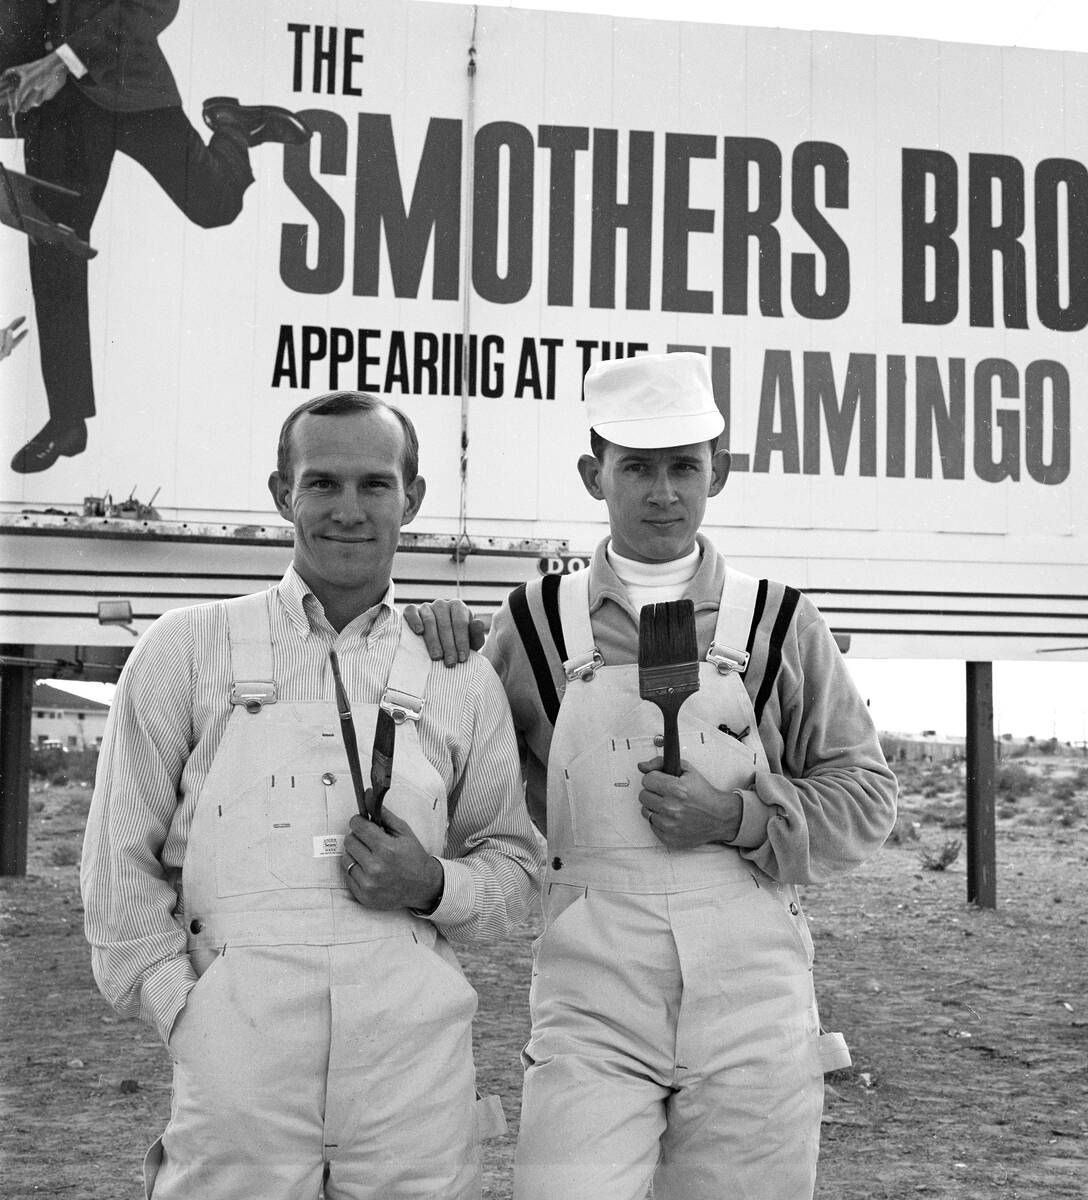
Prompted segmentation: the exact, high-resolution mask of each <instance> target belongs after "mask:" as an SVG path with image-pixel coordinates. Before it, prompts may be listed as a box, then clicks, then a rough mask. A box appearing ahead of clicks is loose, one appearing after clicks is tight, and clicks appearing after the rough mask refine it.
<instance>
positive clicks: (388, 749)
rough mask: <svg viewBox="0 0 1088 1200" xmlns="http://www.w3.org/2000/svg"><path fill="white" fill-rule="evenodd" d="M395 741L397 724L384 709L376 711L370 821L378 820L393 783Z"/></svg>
mask: <svg viewBox="0 0 1088 1200" xmlns="http://www.w3.org/2000/svg"><path fill="white" fill-rule="evenodd" d="M396 741H397V724H396V722H395V721H394V720H393V718H392V717H391V716H390V715H389V714H388V713H387V712H386V711H385V709H384V708H379V709H378V723H377V724H376V725H375V726H374V749H373V751H372V752H371V758H370V787H371V792H370V812H371V819H372V820H375V821H377V820H380V818H381V814H382V801H383V800H384V799H385V793H386V792H388V791H389V785H390V783H392V782H393V748H394V746H395V745H396Z"/></svg>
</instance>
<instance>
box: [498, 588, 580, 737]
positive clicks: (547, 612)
mask: <svg viewBox="0 0 1088 1200" xmlns="http://www.w3.org/2000/svg"><path fill="white" fill-rule="evenodd" d="M561 578H562V577H561V576H559V575H545V576H544V577H543V578H542V579H540V580H537V581H533V582H530V583H522V584H519V585H518V586H517V587H516V588H515V589H514V590H513V591H512V592H511V593H510V597H509V601H508V603H509V605H510V615H511V617H513V619H514V627H515V628H516V629H517V631H518V637H520V638H521V644H522V647H523V648H524V650H525V657H526V658H527V659H528V661H529V668H530V670H531V671H532V673H533V680H534V681H535V683H536V687H537V691H538V692H539V694H540V703H541V706H542V707H543V709H544V715H545V716H546V717H547V718H548V720H549V721H550V722H551V724H552V725H554V724H555V718H556V717H557V716H558V715H559V693H558V692H557V691H556V687H555V680H554V678H553V677H552V668H551V666H550V664H549V661H548V654H549V652H548V651H547V650H545V648H544V642H543V641H541V638H542V637H543V636H544V632H543V625H541V627H540V628H539V629H538V627H537V622H536V620H535V619H534V617H533V609H534V607H535V604H536V599H535V597H539V600H540V606H541V607H542V608H543V610H544V616H545V619H546V621H547V627H548V632H549V634H550V635H551V641H552V643H553V645H554V648H555V651H556V653H557V655H558V657H559V661H560V662H562V661H563V660H564V659H565V658H566V657H567V649H566V642H565V641H564V639H563V627H562V625H561V624H560V621H559V584H560V580H561ZM530 595H532V596H533V597H534V599H533V600H530Z"/></svg>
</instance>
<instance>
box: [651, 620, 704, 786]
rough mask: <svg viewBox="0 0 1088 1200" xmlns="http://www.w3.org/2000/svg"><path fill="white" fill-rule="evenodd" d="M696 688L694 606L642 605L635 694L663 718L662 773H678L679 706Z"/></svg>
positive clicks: (697, 680) (697, 666)
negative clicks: (647, 702) (658, 709)
mask: <svg viewBox="0 0 1088 1200" xmlns="http://www.w3.org/2000/svg"><path fill="white" fill-rule="evenodd" d="M698 690H699V648H698V645H697V644H696V640H695V606H694V605H693V604H692V602H691V601H690V600H670V601H668V602H667V603H665V604H644V605H643V606H642V611H641V612H640V613H639V623H638V694H639V695H640V696H641V697H642V699H643V700H649V701H650V703H651V704H656V705H657V707H658V708H660V709H661V714H662V716H663V717H664V718H665V744H664V747H663V750H662V753H663V755H664V759H665V764H664V766H663V767H662V768H661V769H662V770H663V771H664V772H665V774H666V775H679V774H680V733H679V730H678V729H677V723H676V719H677V716H678V715H679V713H680V706H681V705H682V704H683V703H684V701H685V700H686V699H687V698H688V697H689V696H691V695H693V694H694V693H695V692H697V691H698Z"/></svg>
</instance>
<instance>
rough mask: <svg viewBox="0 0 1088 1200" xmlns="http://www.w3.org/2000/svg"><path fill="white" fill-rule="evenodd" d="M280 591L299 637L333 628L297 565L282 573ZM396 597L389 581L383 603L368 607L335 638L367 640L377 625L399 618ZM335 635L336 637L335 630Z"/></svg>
mask: <svg viewBox="0 0 1088 1200" xmlns="http://www.w3.org/2000/svg"><path fill="white" fill-rule="evenodd" d="M277 590H278V592H279V599H280V603H281V604H282V605H283V609H284V612H285V613H286V614H287V619H288V620H289V621H290V622H291V624H292V625H293V626H294V627H295V629H296V630H297V631H298V634H299V636H300V637H308V636H309V635H310V634H311V633H316V632H318V631H326V630H330V629H332V626H331V625H330V624H329V623H328V621H327V620H326V619H325V610H324V609H323V608H322V607H321V601H320V600H318V598H317V597H316V596H315V595H314V594H313V592H312V591H311V590H310V588H309V586H308V585H307V583H306V581H305V580H304V579H303V578H302V576H301V575H300V574H299V573H298V572H297V571H296V570H295V564H294V563H291V565H290V566H289V567H288V568H287V570H286V571H285V572H284V573H283V578H282V579H281V580H280V582H279V586H278V589H277ZM395 594H396V589H395V587H394V585H393V581H392V580H390V581H389V587H388V588H387V589H386V593H385V595H384V596H383V597H382V598H381V600H379V601H378V603H377V604H375V605H374V606H373V607H372V608H368V609H367V610H366V612H363V613H360V614H359V615H358V616H357V617H356V618H355V619H354V620H353V621H351V622H350V623H349V624H347V625H345V626H344V628H343V630H342V631H341V633H340V634H339V635H336V636H341V637H342V636H343V635H344V634H347V633H356V634H358V636H359V637H366V636H367V634H369V633H370V631H371V629H372V628H373V627H374V626H375V625H381V624H384V623H386V622H387V621H388V620H389V618H390V617H394V616H396V609H395V608H394V607H393V604H394V600H395ZM333 633H334V635H335V630H333Z"/></svg>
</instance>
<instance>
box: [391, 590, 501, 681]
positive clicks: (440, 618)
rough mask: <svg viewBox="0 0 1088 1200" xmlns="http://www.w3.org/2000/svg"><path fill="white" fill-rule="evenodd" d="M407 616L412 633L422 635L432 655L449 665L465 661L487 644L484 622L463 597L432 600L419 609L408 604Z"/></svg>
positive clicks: (405, 617) (405, 613) (405, 611)
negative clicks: (475, 616)
mask: <svg viewBox="0 0 1088 1200" xmlns="http://www.w3.org/2000/svg"><path fill="white" fill-rule="evenodd" d="M404 619H405V621H406V622H407V624H408V628H409V629H410V630H411V631H412V632H413V633H418V634H420V635H421V636H422V638H423V641H424V644H425V645H426V647H427V653H428V654H429V655H430V656H431V658H433V659H436V660H437V659H439V658H441V659H442V660H443V661H444V662H445V664H446V666H447V667H453V666H456V665H457V663H463V662H466V661H467V659H468V652H469V651H470V650H479V648H480V647H481V646H482V645H483V644H484V634H485V632H486V631H485V629H484V623H483V622H482V621H477V620H476V619H475V618H474V617H473V615H472V610H471V609H469V608H468V607H466V606H465V605H464V604H463V603H462V602H461V601H460V600H432V601H431V603H430V604H421V605H419V607H418V608H417V607H416V606H415V605H414V604H409V605H408V607H407V608H406V609H405V610H404Z"/></svg>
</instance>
